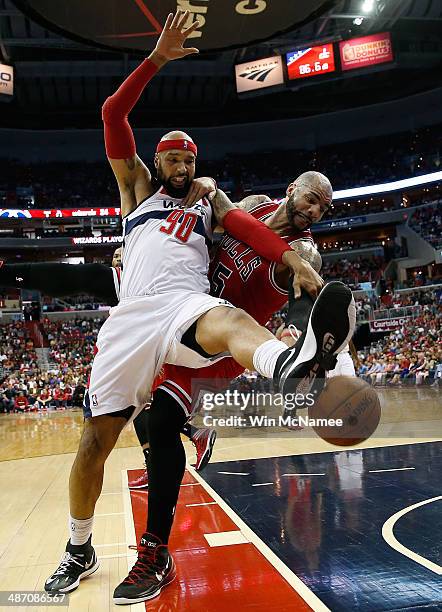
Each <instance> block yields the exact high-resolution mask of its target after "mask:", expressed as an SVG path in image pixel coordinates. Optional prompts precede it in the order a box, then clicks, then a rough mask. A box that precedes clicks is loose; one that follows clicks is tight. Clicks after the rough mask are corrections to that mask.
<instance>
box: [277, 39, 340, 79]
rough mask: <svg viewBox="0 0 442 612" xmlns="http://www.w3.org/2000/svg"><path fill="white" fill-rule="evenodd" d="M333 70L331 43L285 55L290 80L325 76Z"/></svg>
mask: <svg viewBox="0 0 442 612" xmlns="http://www.w3.org/2000/svg"><path fill="white" fill-rule="evenodd" d="M335 70H336V66H335V54H334V50H333V43H329V44H326V45H319V46H317V47H309V48H308V49H299V50H298V51H291V52H290V53H287V71H288V76H289V79H291V80H292V79H303V78H306V77H312V76H316V75H319V74H327V73H328V72H334V71H335Z"/></svg>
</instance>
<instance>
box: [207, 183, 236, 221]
mask: <svg viewBox="0 0 442 612" xmlns="http://www.w3.org/2000/svg"><path fill="white" fill-rule="evenodd" d="M211 203H212V208H213V212H214V214H215V217H216V220H217V221H218V223H219V224H220V225H222V222H223V219H224V217H225V215H226V214H227V213H228V212H229V210H232V209H233V208H236V206H235V205H234V204H232V202H231V201H230V200H229V198H228V197H227V196H226V194H225V193H224V191H221V189H217V190H216V193H215V195H214V196H213V198H211Z"/></svg>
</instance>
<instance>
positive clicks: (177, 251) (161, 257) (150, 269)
mask: <svg viewBox="0 0 442 612" xmlns="http://www.w3.org/2000/svg"><path fill="white" fill-rule="evenodd" d="M181 203H182V199H180V198H172V197H170V196H169V195H168V194H167V193H166V191H165V189H164V188H163V187H162V188H160V189H159V190H158V191H157V192H156V193H154V194H153V195H152V196H150V197H149V198H146V199H145V200H143V202H141V204H140V205H139V206H138V207H137V208H136V209H135V210H134V211H132V212H131V213H130V214H129V215H128V216H127V217H125V218H124V219H123V239H124V241H123V266H122V267H123V272H122V277H121V288H120V298H121V299H124V298H130V297H137V296H142V295H149V294H158V293H169V292H170V291H185V292H189V291H195V292H198V293H209V288H210V286H209V281H208V278H207V273H208V268H209V253H208V246H207V240H209V241H211V240H212V207H211V205H210V203H209V202H208V201H207V200H206V199H205V198H203V200H200V201H199V202H197V204H195V206H192V208H187V209H184V208H182V207H181Z"/></svg>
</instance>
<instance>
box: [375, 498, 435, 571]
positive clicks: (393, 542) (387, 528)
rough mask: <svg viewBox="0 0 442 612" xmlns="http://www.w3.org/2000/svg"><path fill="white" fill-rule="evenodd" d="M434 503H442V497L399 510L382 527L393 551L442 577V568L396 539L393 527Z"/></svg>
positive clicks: (383, 534) (425, 500) (384, 536)
mask: <svg viewBox="0 0 442 612" xmlns="http://www.w3.org/2000/svg"><path fill="white" fill-rule="evenodd" d="M434 501H442V495H438V496H437V497H432V498H431V499H424V501H421V502H418V503H417V504H413V505H412V506H408V507H407V508H403V509H402V510H399V512H396V514H393V516H390V518H389V519H387V520H386V521H385V523H384V524H383V526H382V537H383V538H384V540H385V541H386V542H387V544H388V545H389V546H391V548H393V550H396V551H397V552H398V553H401V554H403V555H404V556H405V557H408V558H409V559H411V560H412V561H415V562H416V563H419V565H423V567H426V568H427V569H429V570H430V571H432V572H434V573H435V574H438V575H439V576H441V575H442V566H440V565H438V564H437V563H434V562H433V561H430V560H429V559H426V558H425V557H422V556H421V555H418V554H417V553H415V552H413V551H412V550H410V549H409V548H407V547H406V546H404V545H403V544H401V543H400V542H399V541H398V540H397V539H396V536H395V535H394V533H393V527H394V526H395V524H396V522H397V521H398V520H399V519H400V518H401V517H402V516H404V515H405V514H408V513H409V512H411V511H412V510H415V509H416V508H419V507H420V506H425V505H426V504H431V502H434Z"/></svg>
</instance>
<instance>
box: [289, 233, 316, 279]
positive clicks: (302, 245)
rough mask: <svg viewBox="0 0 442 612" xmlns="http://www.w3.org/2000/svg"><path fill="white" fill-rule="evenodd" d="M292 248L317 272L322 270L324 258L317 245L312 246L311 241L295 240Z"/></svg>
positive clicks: (291, 244)
mask: <svg viewBox="0 0 442 612" xmlns="http://www.w3.org/2000/svg"><path fill="white" fill-rule="evenodd" d="M290 246H291V247H292V249H293V250H294V251H296V252H297V253H298V255H299V256H300V257H302V259H304V260H305V261H307V262H308V263H309V264H310V265H311V266H312V268H313V269H314V270H315V271H316V272H319V271H320V270H321V268H322V257H321V255H320V253H319V251H318V250H317V248H316V247H315V245H314V244H312V243H311V242H310V240H302V239H300V240H295V241H294V242H291V243H290Z"/></svg>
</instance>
